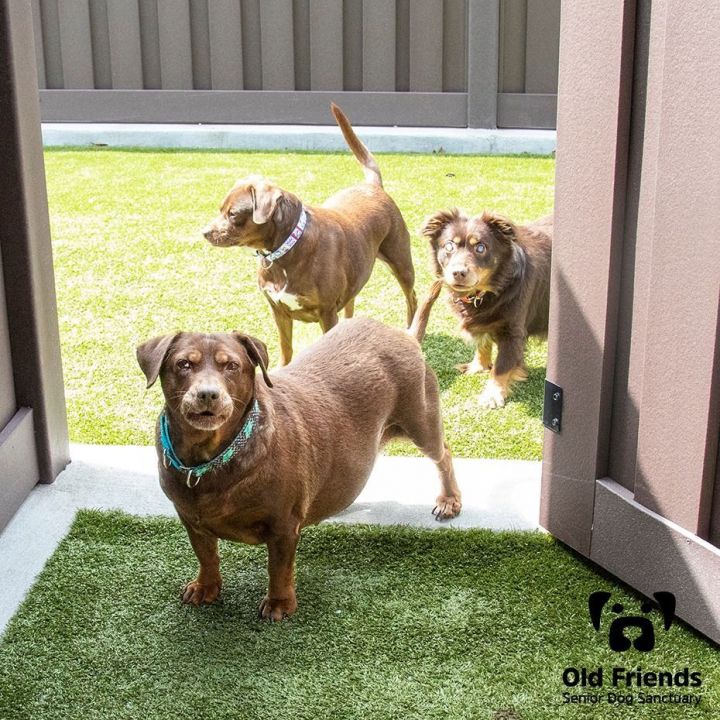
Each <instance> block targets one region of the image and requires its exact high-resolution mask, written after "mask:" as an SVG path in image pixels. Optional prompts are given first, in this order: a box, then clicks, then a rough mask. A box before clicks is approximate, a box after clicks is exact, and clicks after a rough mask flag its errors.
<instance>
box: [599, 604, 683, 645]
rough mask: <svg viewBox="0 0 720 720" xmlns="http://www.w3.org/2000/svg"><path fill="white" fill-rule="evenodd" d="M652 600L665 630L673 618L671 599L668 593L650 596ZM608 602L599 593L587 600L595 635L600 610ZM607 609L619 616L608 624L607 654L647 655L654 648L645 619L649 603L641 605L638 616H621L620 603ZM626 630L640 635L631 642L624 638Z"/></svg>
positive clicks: (653, 640)
mask: <svg viewBox="0 0 720 720" xmlns="http://www.w3.org/2000/svg"><path fill="white" fill-rule="evenodd" d="M653 597H654V598H655V600H656V602H657V604H658V605H659V607H660V613H661V614H662V617H663V627H664V628H665V630H668V629H669V628H670V625H672V621H673V618H674V617H675V596H674V595H673V594H672V593H671V592H656V593H653ZM609 600H610V593H609V592H603V591H598V592H594V593H592V594H591V595H590V597H589V598H588V610H589V612H590V620H591V621H592V625H593V627H594V628H595V630H596V631H598V632H599V631H600V625H601V620H602V613H603V608H604V607H605V606H606V605H607V603H608V601H609ZM610 609H611V611H612V612H613V613H615V614H616V615H618V616H619V617H616V618H615V619H614V620H613V621H612V622H611V623H610V630H609V635H608V641H609V644H610V649H611V650H615V651H616V652H625V650H629V649H630V648H631V647H634V648H635V649H636V650H639V651H640V652H649V651H650V650H652V649H653V648H654V647H655V628H654V626H653V624H652V622H651V620H650V618H649V617H647V616H648V615H649V613H651V612H652V610H653V606H652V605H651V604H650V602H648V601H645V602H643V603H642V605H641V606H640V611H641V612H642V613H643V614H642V615H623V613H624V612H625V606H624V605H622V604H620V603H614V604H613V605H612V606H611V608H610ZM629 628H637V629H638V630H640V635H639V636H638V637H636V638H634V639H632V640H631V639H630V638H629V637H627V636H626V634H625V631H626V630H628V629H629Z"/></svg>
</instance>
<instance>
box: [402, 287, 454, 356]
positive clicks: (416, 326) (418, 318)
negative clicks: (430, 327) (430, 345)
mask: <svg viewBox="0 0 720 720" xmlns="http://www.w3.org/2000/svg"><path fill="white" fill-rule="evenodd" d="M444 284H445V283H444V282H443V281H442V280H435V282H434V283H433V284H432V285H431V286H430V292H429V293H428V296H427V297H426V298H425V299H424V300H423V301H422V303H421V304H420V307H418V309H417V312H416V313H415V317H414V318H413V321H412V325H410V327H409V329H408V333H409V334H410V335H411V336H412V337H414V338H415V339H416V340H417V341H418V342H419V343H421V342H422V341H423V338H424V337H425V330H426V328H427V324H428V320H429V319H430V311H431V310H432V306H433V305H434V304H435V301H436V300H437V299H438V297H439V296H440V291H441V290H442V287H443V285H444Z"/></svg>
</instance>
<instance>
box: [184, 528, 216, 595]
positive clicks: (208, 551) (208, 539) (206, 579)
mask: <svg viewBox="0 0 720 720" xmlns="http://www.w3.org/2000/svg"><path fill="white" fill-rule="evenodd" d="M181 519H182V518H181ZM183 524H184V525H185V529H186V530H187V533H188V537H189V538H190V544H191V545H192V548H193V550H194V551H195V555H197V559H198V560H199V561H200V572H199V573H198V576H197V580H193V581H192V582H190V583H188V584H187V585H186V586H185V589H184V590H183V594H182V601H183V602H184V603H188V604H190V605H202V604H210V603H214V602H215V601H216V600H217V599H218V596H219V595H220V589H221V588H222V578H221V577H220V556H219V555H218V540H217V538H216V537H213V536H211V535H204V534H202V533H198V532H196V531H195V530H193V528H192V527H190V525H188V524H187V523H186V522H185V521H183Z"/></svg>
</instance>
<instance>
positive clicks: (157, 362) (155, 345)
mask: <svg viewBox="0 0 720 720" xmlns="http://www.w3.org/2000/svg"><path fill="white" fill-rule="evenodd" d="M178 335H180V333H172V334H170V335H159V336H158V337H155V338H153V339H152V340H148V341H147V342H144V343H143V344H142V345H138V347H137V350H136V351H135V355H136V357H137V361H138V364H139V365H140V369H141V370H142V371H143V372H144V373H145V377H146V378H147V387H152V386H153V385H154V384H155V381H156V380H157V379H158V375H159V374H160V368H162V364H163V361H164V360H165V356H166V355H167V352H168V350H169V349H170V345H172V342H173V340H175V338H176V337H177V336H178Z"/></svg>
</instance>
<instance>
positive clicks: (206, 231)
mask: <svg viewBox="0 0 720 720" xmlns="http://www.w3.org/2000/svg"><path fill="white" fill-rule="evenodd" d="M200 232H201V233H202V234H203V237H204V238H205V239H206V240H209V239H210V236H211V235H212V233H213V231H212V228H211V227H210V226H209V225H208V226H207V227H204V228H203V229H202V230H201V231H200Z"/></svg>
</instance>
